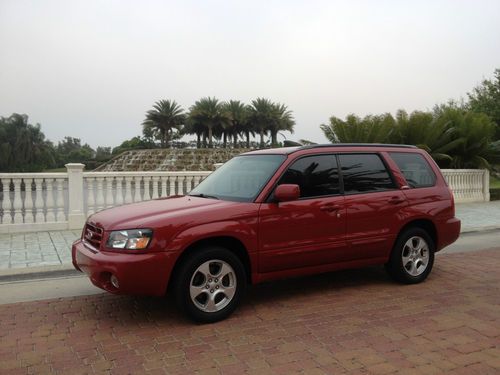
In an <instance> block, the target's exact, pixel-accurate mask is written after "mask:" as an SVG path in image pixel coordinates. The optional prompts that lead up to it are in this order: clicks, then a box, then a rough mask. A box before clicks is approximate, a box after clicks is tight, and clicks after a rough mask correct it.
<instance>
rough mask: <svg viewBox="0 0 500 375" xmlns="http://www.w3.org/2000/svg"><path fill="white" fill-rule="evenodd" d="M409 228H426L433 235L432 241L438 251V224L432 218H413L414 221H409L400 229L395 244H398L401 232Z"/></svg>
mask: <svg viewBox="0 0 500 375" xmlns="http://www.w3.org/2000/svg"><path fill="white" fill-rule="evenodd" d="M408 228H421V229H423V230H425V231H426V232H427V233H428V234H429V236H430V237H431V239H432V241H433V242H434V247H435V249H436V251H437V248H438V234H437V229H436V225H435V224H434V223H433V221H432V220H430V219H415V220H412V221H409V222H408V223H406V224H405V225H404V226H403V227H401V229H400V230H399V232H398V235H397V237H396V239H395V240H394V244H393V246H394V245H395V244H396V241H397V240H398V238H399V236H400V235H401V233H403V232H404V231H405V230H407V229H408Z"/></svg>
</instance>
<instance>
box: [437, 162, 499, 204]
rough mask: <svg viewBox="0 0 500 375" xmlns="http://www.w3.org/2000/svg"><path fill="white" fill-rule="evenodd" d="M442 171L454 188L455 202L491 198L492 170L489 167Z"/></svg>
mask: <svg viewBox="0 0 500 375" xmlns="http://www.w3.org/2000/svg"><path fill="white" fill-rule="evenodd" d="M441 172H442V173H443V176H444V178H446V181H448V185H449V186H450V188H451V190H453V195H454V197H455V202H457V203H466V202H488V201H489V200H490V172H489V171H488V170H487V169H442V170H441Z"/></svg>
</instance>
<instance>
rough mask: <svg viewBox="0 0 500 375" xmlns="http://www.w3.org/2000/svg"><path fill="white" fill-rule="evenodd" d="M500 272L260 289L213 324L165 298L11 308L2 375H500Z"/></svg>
mask: <svg viewBox="0 0 500 375" xmlns="http://www.w3.org/2000/svg"><path fill="white" fill-rule="evenodd" d="M498 264H500V248H498V249H494V250H482V251H477V252H474V253H460V254H438V255H437V256H436V261H435V265H434V267H435V268H434V270H433V273H432V274H431V277H429V278H428V280H427V281H426V282H424V283H421V284H418V285H411V286H405V285H401V284H398V283H395V282H393V281H391V280H390V279H389V278H388V277H387V275H386V274H385V272H384V270H383V267H372V268H367V269H364V270H363V271H362V272H359V271H342V272H337V273H331V274H325V275H317V276H312V277H304V278H298V279H291V280H283V281H277V282H273V283H266V284H264V285H256V286H252V287H251V288H250V289H249V291H248V294H247V296H246V298H245V299H244V301H243V303H242V305H241V306H240V308H239V309H238V310H237V311H236V312H235V314H234V315H232V316H231V317H230V318H229V319H227V320H225V321H222V322H218V323H215V324H211V325H198V324H194V323H190V322H188V321H187V320H186V319H185V317H184V316H183V315H182V314H181V313H180V312H178V311H177V310H176V309H175V307H173V306H172V304H171V303H170V301H169V300H168V299H164V298H150V297H129V296H116V295H112V294H108V293H105V294H100V295H93V296H82V297H71V298H58V299H54V300H49V301H37V302H26V303H16V304H10V305H2V306H0V373H3V372H5V373H24V374H32V373H72V374H73V373H85V374H94V373H102V372H104V373H119V374H121V373H137V374H140V373H148V371H152V373H179V374H191V373H193V374H194V373H203V374H211V373H214V374H219V373H232V374H243V373H249V374H258V375H263V374H289V373H302V374H316V373H317V374H322V373H324V374H343V373H357V374H441V373H443V372H446V371H450V373H453V374H455V373H456V374H469V373H471V374H497V373H498V371H499V370H500V361H499V360H498V358H500V351H499V349H498V343H499V342H500V330H499V329H498V328H496V327H500V310H499V299H498V296H499V295H500V273H499V272H497V268H498ZM62 287H63V285H62ZM19 322H22V324H20V323H19ZM457 327H458V328H457ZM443 342H446V343H448V344H449V345H438V343H443Z"/></svg>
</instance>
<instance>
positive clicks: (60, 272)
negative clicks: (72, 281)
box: [0, 263, 82, 282]
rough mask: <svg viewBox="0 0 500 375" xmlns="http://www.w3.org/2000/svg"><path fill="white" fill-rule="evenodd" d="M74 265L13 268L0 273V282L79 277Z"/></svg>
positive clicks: (79, 273)
mask: <svg viewBox="0 0 500 375" xmlns="http://www.w3.org/2000/svg"><path fill="white" fill-rule="evenodd" d="M79 275H82V273H81V272H79V271H77V270H76V269H75V267H73V264H71V263H70V264H62V265H60V266H40V267H27V268H13V269H9V270H2V271H0V282H9V281H21V280H34V279H46V278H52V277H64V276H79Z"/></svg>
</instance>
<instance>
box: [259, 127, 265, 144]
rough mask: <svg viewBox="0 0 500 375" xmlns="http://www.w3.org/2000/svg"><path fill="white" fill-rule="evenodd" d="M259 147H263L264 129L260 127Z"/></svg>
mask: <svg viewBox="0 0 500 375" xmlns="http://www.w3.org/2000/svg"><path fill="white" fill-rule="evenodd" d="M260 148H264V129H260Z"/></svg>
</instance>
